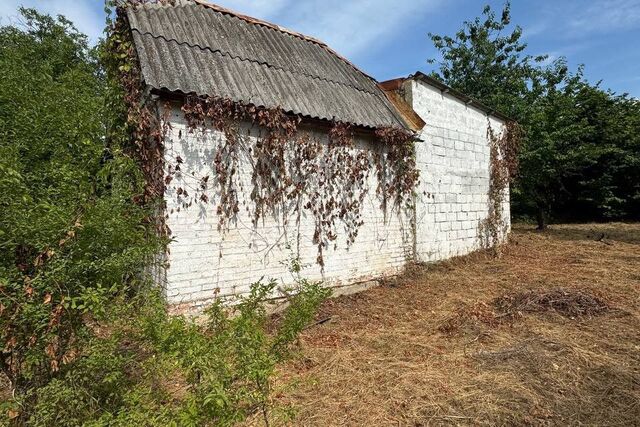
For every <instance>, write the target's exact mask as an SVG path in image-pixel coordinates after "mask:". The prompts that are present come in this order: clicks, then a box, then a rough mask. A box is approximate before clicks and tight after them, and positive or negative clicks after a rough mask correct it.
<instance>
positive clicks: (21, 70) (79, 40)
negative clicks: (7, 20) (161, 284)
mask: <svg viewBox="0 0 640 427" xmlns="http://www.w3.org/2000/svg"><path fill="white" fill-rule="evenodd" d="M21 13H22V15H23V17H24V20H25V24H24V28H17V27H13V26H7V27H2V28H0V82H1V84H0V193H1V194H3V197H2V199H1V200H0V346H1V348H2V349H3V350H2V354H1V355H0V356H1V357H0V369H1V371H2V372H3V373H4V374H5V375H6V376H7V377H8V378H9V379H10V381H11V385H12V388H13V390H14V392H17V393H25V392H26V391H27V390H30V389H32V388H34V387H38V386H41V385H43V384H45V383H47V381H49V379H50V378H51V376H52V375H53V374H54V373H55V372H57V371H58V370H60V369H61V368H62V365H63V364H65V363H69V362H71V361H72V360H73V359H74V358H75V357H76V355H77V352H78V348H77V343H78V342H79V341H80V340H81V339H82V338H83V337H84V336H85V335H87V334H88V333H89V330H88V329H87V321H88V320H89V319H95V318H99V317H100V316H101V315H102V314H103V312H104V310H105V308H106V307H107V306H108V304H109V302H110V300H111V299H112V298H113V297H114V296H116V295H119V294H122V293H126V292H128V291H129V290H130V289H132V288H134V287H137V286H139V285H140V283H142V282H144V281H145V278H144V276H143V274H142V272H143V268H142V267H143V266H144V265H147V264H148V261H149V260H150V259H152V258H153V255H154V254H156V253H157V252H158V251H159V250H160V248H161V246H160V240H159V239H157V238H155V237H153V236H154V234H152V233H150V232H149V230H147V229H146V227H144V226H142V224H144V223H145V220H146V218H147V217H148V213H147V211H146V210H145V209H143V208H141V207H140V206H137V205H135V204H134V203H132V200H133V199H134V198H135V196H136V194H137V193H139V191H140V179H139V178H136V177H138V176H139V171H138V168H137V166H136V164H135V162H133V161H132V160H131V159H130V158H127V157H126V156H124V155H122V154H121V152H120V151H119V148H118V147H117V146H115V145H112V146H110V147H109V148H108V149H107V148H105V134H106V133H107V130H108V127H109V124H108V123H106V122H105V120H104V118H105V117H108V116H109V115H108V114H106V113H105V105H106V104H105V99H106V95H105V94H106V87H107V85H106V84H105V81H104V79H103V78H102V72H101V70H100V67H99V64H98V61H97V60H96V57H97V54H96V50H95V49H90V48H89V47H88V43H87V39H86V37H85V36H84V35H82V34H80V33H78V32H77V30H76V29H75V28H74V27H73V25H72V24H71V23H70V22H69V21H67V20H66V19H64V18H62V17H59V18H57V19H53V18H51V17H49V16H45V15H40V14H38V13H37V12H36V11H35V10H32V9H21Z"/></svg>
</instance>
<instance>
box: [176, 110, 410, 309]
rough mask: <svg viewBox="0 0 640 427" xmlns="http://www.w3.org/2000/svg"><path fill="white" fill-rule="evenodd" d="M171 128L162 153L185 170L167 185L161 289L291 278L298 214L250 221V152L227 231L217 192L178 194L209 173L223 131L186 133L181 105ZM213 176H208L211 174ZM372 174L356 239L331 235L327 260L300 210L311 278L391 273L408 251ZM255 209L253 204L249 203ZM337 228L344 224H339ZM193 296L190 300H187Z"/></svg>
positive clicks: (209, 288) (204, 295)
mask: <svg viewBox="0 0 640 427" xmlns="http://www.w3.org/2000/svg"><path fill="white" fill-rule="evenodd" d="M171 122H172V129H171V130H170V132H169V135H168V137H167V141H166V150H165V160H166V163H167V164H175V163H176V158H177V157H178V156H179V157H180V158H181V159H182V160H183V162H184V163H183V164H182V165H181V169H182V172H183V173H182V176H176V177H175V178H174V180H173V181H172V182H171V183H170V185H169V186H168V187H167V189H166V194H165V199H166V203H167V208H166V209H167V210H166V212H167V214H168V218H167V225H168V226H169V228H170V229H171V231H172V237H173V241H172V242H171V243H170V245H169V254H168V261H169V268H168V269H167V271H166V284H165V288H166V294H167V298H168V300H169V302H170V303H171V304H184V303H189V305H196V306H197V305H202V304H205V303H206V302H207V301H208V300H211V299H212V298H214V297H215V295H216V293H217V294H218V295H220V296H223V297H224V296H232V295H238V294H243V293H246V292H247V291H248V289H249V286H250V284H251V283H253V282H255V281H257V280H259V279H260V278H262V277H264V278H266V279H270V278H273V279H276V280H277V281H278V282H279V283H281V284H283V285H285V284H290V283H291V282H292V276H291V274H290V273H289V272H288V269H287V267H286V265H283V263H285V264H286V261H287V259H288V258H289V257H290V256H291V254H292V250H290V249H287V245H292V246H294V247H295V245H296V236H297V234H298V233H297V227H296V225H295V224H296V221H295V218H294V217H293V216H292V217H290V218H289V226H287V227H284V226H283V225H282V224H283V220H282V219H281V218H280V219H278V220H276V219H274V218H265V219H264V220H262V219H261V220H260V224H259V225H258V227H257V228H256V229H253V227H252V221H251V215H250V212H248V211H247V208H248V207H250V203H251V202H250V193H251V189H252V184H251V167H250V166H249V164H248V162H249V159H246V158H245V159H242V160H241V161H242V162H243V164H244V167H242V168H241V175H240V179H241V181H242V187H243V194H241V196H240V200H241V206H240V208H241V211H240V213H239V219H238V222H237V224H235V225H233V226H232V227H231V229H230V230H229V231H228V232H226V233H221V232H219V231H218V223H219V218H218V216H217V215H216V205H215V201H216V200H217V197H216V196H215V195H214V194H213V193H212V192H211V191H210V192H209V196H210V199H211V200H210V201H209V202H208V203H203V202H195V203H194V204H193V205H192V206H190V207H187V208H185V207H184V206H182V205H181V203H180V198H179V197H178V196H177V195H176V190H177V189H178V188H181V187H182V188H185V189H187V191H188V192H190V193H192V192H193V191H194V190H195V189H196V188H197V187H198V180H199V178H201V177H203V176H206V175H211V176H212V177H213V176H214V172H213V171H212V169H211V164H212V162H213V155H214V151H213V147H214V146H215V144H216V141H217V140H219V139H221V138H224V136H223V135H221V134H220V133H219V132H215V131H210V132H207V133H206V134H204V135H203V134H202V132H198V133H196V134H189V133H188V131H187V128H186V124H185V122H184V119H183V116H182V113H181V112H180V111H179V109H174V110H173V111H172V115H171ZM258 132H259V130H258V129H256V128H255V127H251V126H248V125H246V126H244V127H242V129H241V133H242V134H243V135H245V137H246V138H248V139H253V138H255V136H252V135H256V134H257V133H258ZM309 132H310V133H311V134H312V135H313V136H314V137H317V138H319V139H320V140H321V141H323V142H325V143H326V142H327V141H326V140H327V136H326V134H324V133H322V132H319V131H309ZM372 143H375V142H374V141H373V140H371V139H366V138H364V137H357V139H356V147H357V149H358V150H370V149H371V144H372ZM212 180H213V179H212ZM376 187H377V179H376V178H375V173H372V174H371V176H370V180H369V192H368V194H367V197H366V199H365V206H364V214H363V218H364V221H365V224H364V225H363V226H362V228H361V229H360V230H359V234H358V237H357V239H356V241H355V243H354V244H353V245H352V246H351V247H350V248H347V245H346V238H345V233H341V234H340V235H339V237H338V239H337V241H336V242H335V245H336V247H335V248H334V247H331V248H329V249H327V250H325V254H324V261H325V268H324V271H321V269H320V267H319V266H318V265H317V263H316V259H317V254H318V252H317V246H316V245H314V244H313V234H314V230H315V223H314V219H313V217H312V216H303V217H302V218H301V223H300V256H301V261H302V263H303V264H305V265H307V268H306V269H305V270H304V271H303V275H304V276H305V277H307V278H309V279H314V280H324V281H325V282H326V283H327V284H329V285H331V286H339V285H346V284H351V283H354V282H364V281H367V280H371V279H373V278H377V277H379V276H384V275H389V274H395V273H397V272H398V271H399V269H401V268H402V266H403V265H404V264H405V263H406V261H407V259H408V258H411V256H412V252H413V251H412V247H413V241H412V233H411V231H410V223H409V221H408V219H407V218H403V215H398V214H397V213H390V214H389V215H388V216H387V218H386V219H385V215H384V212H383V211H382V210H381V209H380V200H379V199H378V197H377V195H376ZM249 211H252V209H249ZM338 230H343V227H342V225H341V224H339V227H338ZM192 303H193V304H192Z"/></svg>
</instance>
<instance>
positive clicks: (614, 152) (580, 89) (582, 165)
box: [429, 2, 640, 229]
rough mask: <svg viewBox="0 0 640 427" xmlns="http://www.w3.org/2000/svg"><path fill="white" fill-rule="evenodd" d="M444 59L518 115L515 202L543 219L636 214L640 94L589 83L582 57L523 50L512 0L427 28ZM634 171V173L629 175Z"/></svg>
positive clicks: (475, 90)
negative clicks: (573, 62)
mask: <svg viewBox="0 0 640 427" xmlns="http://www.w3.org/2000/svg"><path fill="white" fill-rule="evenodd" d="M429 36H430V38H431V40H432V42H433V44H434V46H435V47H436V49H437V50H438V51H439V53H440V56H441V60H440V61H437V60H435V59H431V60H429V62H430V63H438V64H439V67H438V69H437V70H436V71H434V73H433V75H434V77H436V78H439V79H441V80H442V81H444V82H445V83H447V84H449V85H450V86H452V87H453V88H455V89H457V90H460V91H462V92H464V93H466V94H468V95H470V96H472V97H475V98H476V99H478V100H480V101H481V102H483V103H485V104H487V105H489V106H490V107H493V108H495V109H496V110H498V111H501V112H503V113H505V114H507V115H508V116H510V117H512V118H513V119H515V120H516V121H518V122H519V123H520V125H521V126H522V127H523V129H524V134H525V138H524V141H523V143H522V146H521V153H520V172H519V176H518V177H517V180H516V182H515V185H514V187H513V188H512V193H513V198H512V202H513V210H514V211H515V212H516V213H519V214H535V216H536V218H537V222H538V228H539V229H544V228H545V227H546V224H547V217H548V216H549V215H551V216H553V217H557V218H561V219H565V220H566V219H611V218H625V217H632V216H633V215H634V213H635V215H636V216H637V215H638V213H637V212H638V210H637V206H638V186H639V185H640V184H639V183H638V172H637V170H638V168H637V164H638V163H637V162H638V152H639V150H638V135H639V134H640V129H639V128H638V120H639V118H638V116H639V111H638V102H637V101H634V100H632V99H630V98H629V97H628V96H625V95H623V96H617V95H615V94H613V93H611V92H606V91H603V90H602V89H600V87H599V84H598V85H595V86H594V85H590V84H589V83H588V82H586V81H585V79H584V77H583V67H579V68H578V70H577V71H576V72H575V73H572V72H570V71H569V69H568V67H567V64H566V60H565V59H564V58H560V59H557V60H555V61H553V62H552V63H550V64H546V65H545V62H546V60H547V58H546V57H545V56H535V57H534V56H531V55H528V54H527V53H526V50H527V45H526V44H525V43H523V42H522V41H521V38H522V30H521V28H520V27H518V26H512V25H511V8H510V3H509V2H507V3H506V4H505V6H504V8H503V10H502V13H501V15H500V17H499V18H497V17H496V14H495V13H494V12H493V11H492V9H491V8H490V7H489V6H486V7H485V8H484V10H483V18H476V19H475V20H473V21H471V22H464V24H463V26H462V28H461V29H460V30H459V31H458V32H457V33H456V34H455V36H454V37H450V36H439V35H433V34H430V35H429ZM629 178H632V179H631V180H629Z"/></svg>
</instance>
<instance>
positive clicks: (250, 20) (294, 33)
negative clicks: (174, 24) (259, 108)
mask: <svg viewBox="0 0 640 427" xmlns="http://www.w3.org/2000/svg"><path fill="white" fill-rule="evenodd" d="M191 1H193V2H194V3H196V4H198V5H200V6H203V7H206V8H209V9H212V10H214V11H216V12H220V13H224V14H227V15H231V16H235V17H236V18H238V19H241V20H243V21H245V22H248V23H249V24H253V25H262V26H264V27H267V28H271V29H273V30H276V31H280V32H281V33H284V34H288V35H290V36H293V37H296V38H299V39H302V40H305V41H308V42H310V43H314V44H317V45H318V46H320V47H322V48H323V49H325V50H326V51H328V52H329V53H331V54H332V55H334V56H336V57H337V58H338V59H340V60H342V61H344V62H345V63H347V64H348V65H349V66H351V67H352V68H353V69H354V70H356V71H357V72H359V73H360V74H362V75H363V76H365V77H367V78H369V79H371V80H373V82H374V83H378V81H377V80H376V79H374V78H373V77H371V76H370V75H369V74H367V73H365V72H364V71H362V70H361V69H360V68H358V67H357V66H356V65H355V64H353V63H352V62H351V61H349V60H348V59H347V58H345V57H344V56H342V55H340V54H339V53H338V52H336V51H335V50H333V49H332V48H331V47H329V45H328V44H326V43H325V42H323V41H322V40H318V39H316V38H315V37H311V36H307V35H305V34H302V33H299V32H297V31H293V30H289V29H288V28H285V27H282V26H280V25H278V24H274V23H272V22H268V21H265V20H263V19H258V18H254V17H252V16H248V15H245V14H242V13H239V12H236V11H234V10H231V9H227V8H225V7H222V6H220V5H217V4H215V3H209V2H208V1H205V0H191Z"/></svg>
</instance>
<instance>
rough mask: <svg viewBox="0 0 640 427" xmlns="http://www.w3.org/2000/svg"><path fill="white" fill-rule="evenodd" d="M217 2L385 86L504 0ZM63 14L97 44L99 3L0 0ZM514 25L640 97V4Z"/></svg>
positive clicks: (537, 5) (538, 8)
mask: <svg viewBox="0 0 640 427" xmlns="http://www.w3.org/2000/svg"><path fill="white" fill-rule="evenodd" d="M217 3H218V4H220V5H222V6H225V7H228V8H231V9H234V10H237V11H239V12H242V13H245V14H247V15H251V16H255V17H258V18H262V19H265V20H268V21H271V22H274V23H277V24H279V25H282V26H285V27H287V28H290V29H293V30H296V31H299V32H302V33H305V34H309V35H312V36H315V37H317V38H319V39H321V40H323V41H325V42H327V43H328V44H329V45H330V46H331V47H333V48H334V49H335V50H337V51H338V52H339V53H341V54H343V55H344V56H346V57H347V58H349V59H350V60H351V61H352V62H354V63H355V64H356V65H358V66H359V67H360V68H361V69H362V70H363V71H365V72H366V73H368V74H370V75H372V76H373V77H375V78H377V79H378V80H386V79H390V78H394V77H399V76H403V75H407V74H410V73H413V72H415V71H417V70H421V71H429V70H430V69H431V66H430V65H429V64H427V62H426V61H427V59H428V58H431V57H434V56H435V55H436V52H435V50H434V48H433V46H432V45H431V42H430V40H429V39H428V37H427V33H429V32H433V33H436V34H453V33H454V32H455V31H456V30H457V29H458V28H460V26H461V24H462V22H463V21H464V20H470V19H473V18H474V17H475V16H477V15H479V14H480V13H481V11H482V7H483V5H484V4H487V3H488V4H491V5H492V6H493V7H494V8H495V9H496V10H499V9H500V8H501V7H502V4H503V3H504V2H503V1H502V0H484V1H480V0H352V1H348V0H219V1H218V2H217ZM21 4H22V5H25V6H31V7H36V8H38V9H40V10H42V11H46V12H48V13H52V14H58V13H61V14H64V15H66V16H67V17H68V18H70V19H71V20H73V21H74V22H75V23H76V25H77V26H78V28H79V29H80V30H82V31H83V32H85V33H87V34H89V35H90V37H91V38H92V39H93V40H96V39H97V38H98V37H99V36H100V33H101V29H102V27H103V21H104V17H103V2H102V0H1V1H0V23H2V24H6V23H8V22H12V21H15V19H16V9H17V7H18V5H21ZM512 9H513V13H512V15H513V22H514V23H517V24H519V25H521V26H522V27H523V29H524V37H525V40H526V42H527V43H528V44H529V48H530V49H529V52H530V53H531V54H534V55H537V54H549V55H550V57H551V58H556V57H559V56H565V57H567V59H568V60H569V63H570V65H571V66H572V67H573V68H575V67H576V66H577V65H578V64H585V65H586V69H585V71H586V76H587V78H588V79H589V80H590V81H592V82H596V81H598V80H603V87H605V88H611V89H613V90H615V91H616V92H619V93H622V92H628V93H630V94H631V95H633V96H635V97H640V0H537V1H533V0H513V1H512Z"/></svg>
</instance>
